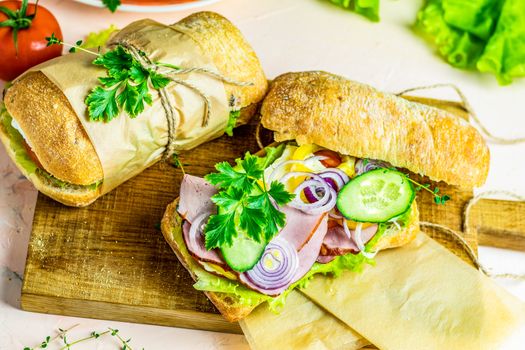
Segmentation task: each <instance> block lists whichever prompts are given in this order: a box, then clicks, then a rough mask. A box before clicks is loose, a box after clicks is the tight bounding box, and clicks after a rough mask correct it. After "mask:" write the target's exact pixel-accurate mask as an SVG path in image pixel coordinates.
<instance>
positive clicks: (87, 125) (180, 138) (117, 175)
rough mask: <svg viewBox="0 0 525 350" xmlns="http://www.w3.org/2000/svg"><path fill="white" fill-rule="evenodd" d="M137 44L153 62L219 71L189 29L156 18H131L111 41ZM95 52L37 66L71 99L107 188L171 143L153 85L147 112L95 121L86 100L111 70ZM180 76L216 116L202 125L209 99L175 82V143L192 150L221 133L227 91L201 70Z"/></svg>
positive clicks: (172, 86) (139, 169) (152, 159)
mask: <svg viewBox="0 0 525 350" xmlns="http://www.w3.org/2000/svg"><path fill="white" fill-rule="evenodd" d="M119 42H126V43H128V44H132V45H133V46H134V47H136V48H138V49H140V50H142V51H144V52H145V53H146V54H147V55H148V57H149V58H150V59H151V60H152V61H154V62H163V63H169V64H173V65H176V66H179V67H183V68H189V67H200V68H208V69H210V70H213V71H218V70H217V69H216V67H215V66H214V65H213V63H212V62H211V61H210V60H208V59H207V58H205V56H204V55H203V53H202V52H201V49H200V47H199V46H198V44H197V43H196V42H194V41H193V39H191V38H190V37H189V36H188V35H186V34H184V33H181V32H179V31H176V30H175V29H173V28H172V27H170V26H167V25H163V24H160V23H157V22H155V21H152V20H140V21H137V22H134V23H131V24H130V25H128V26H127V27H126V28H124V29H123V30H121V31H120V32H119V33H117V34H116V35H115V36H114V37H113V38H112V39H111V41H110V43H108V45H109V46H110V47H111V45H115V44H117V43H119ZM94 58H95V56H93V55H90V54H88V53H84V52H78V53H74V54H69V55H65V56H62V57H60V58H59V59H56V60H51V61H48V62H46V63H44V64H42V65H39V66H37V67H35V68H34V69H33V71H35V70H38V71H41V72H42V73H44V74H45V75H46V76H47V77H48V78H49V79H50V80H51V81H52V82H53V83H55V84H56V85H57V86H58V87H59V88H60V90H62V91H63V92H64V94H65V96H66V97H67V99H68V100H69V102H70V104H71V106H72V107H73V109H74V111H75V112H76V114H77V116H78V117H79V119H80V121H81V123H82V125H83V126H84V129H85V130H86V133H87V134H88V136H89V138H90V140H91V142H92V143H93V146H94V147H95V150H96V152H97V155H98V157H99V159H100V162H101V164H102V169H103V172H104V181H103V183H102V189H101V191H102V194H104V193H107V192H109V191H111V190H112V189H113V188H115V187H117V186H118V185H120V184H121V183H123V182H124V181H126V180H127V179H129V178H131V177H133V176H135V175H137V174H139V173H140V172H142V171H143V170H144V169H145V168H147V167H149V166H150V165H152V164H153V163H155V162H156V161H158V160H159V159H160V158H161V157H162V155H163V153H164V151H165V147H166V145H167V143H168V122H167V119H166V114H165V112H164V109H163V107H162V103H161V101H160V97H159V94H158V92H157V91H155V90H153V89H151V94H152V97H153V103H152V105H151V106H147V105H146V108H145V110H144V112H143V113H141V114H140V115H139V116H138V117H136V118H134V119H131V118H129V117H128V116H127V115H126V114H125V113H122V114H121V115H119V116H118V117H117V118H115V119H113V120H111V121H110V122H94V121H90V120H89V118H88V115H87V111H86V109H87V108H86V105H85V103H84V100H85V98H86V96H87V95H88V94H89V92H90V91H91V89H93V88H94V87H95V86H97V85H98V81H97V78H98V77H103V76H105V75H106V71H105V70H104V69H101V68H99V67H97V66H94V65H93V64H91V62H92V61H93V60H94ZM180 78H181V79H183V80H184V81H187V82H190V83H192V84H193V85H195V86H197V87H198V88H199V89H200V90H201V91H203V92H205V94H206V95H207V96H208V97H209V99H210V101H211V108H210V111H211V116H210V120H209V123H208V125H207V126H206V127H202V125H201V124H202V118H203V115H204V110H205V109H204V108H205V107H204V106H205V104H204V100H203V98H202V97H201V96H200V95H198V94H197V93H196V92H194V91H193V90H190V89H188V88H187V87H184V86H182V85H178V84H175V83H170V85H169V86H168V91H169V97H170V98H171V104H172V105H173V106H176V115H177V117H178V120H179V123H178V128H177V130H176V133H175V136H176V142H175V149H176V150H177V151H180V150H187V149H190V148H192V147H195V146H196V145H198V144H200V143H203V142H205V141H207V140H210V139H212V138H214V137H217V136H219V135H220V134H221V133H222V132H223V131H224V129H225V127H226V124H227V122H228V117H229V106H228V97H227V96H226V92H225V90H224V85H223V83H222V82H221V81H219V80H218V79H216V78H213V77H210V76H207V75H205V74H202V73H190V74H186V75H181V76H180Z"/></svg>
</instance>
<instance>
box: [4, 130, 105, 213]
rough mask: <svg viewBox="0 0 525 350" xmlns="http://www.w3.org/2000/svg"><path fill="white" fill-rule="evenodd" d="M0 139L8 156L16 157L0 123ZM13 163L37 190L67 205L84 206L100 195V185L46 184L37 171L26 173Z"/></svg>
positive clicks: (22, 168)
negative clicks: (68, 187)
mask: <svg viewBox="0 0 525 350" xmlns="http://www.w3.org/2000/svg"><path fill="white" fill-rule="evenodd" d="M0 141H2V143H3V144H4V145H5V150H6V152H7V154H8V155H9V157H10V158H11V159H13V160H14V159H16V154H15V152H14V151H13V149H12V148H11V147H10V142H11V140H10V139H9V136H8V134H7V132H6V130H4V128H3V126H2V125H0ZM14 163H15V165H16V166H17V168H18V169H19V170H20V172H21V173H22V174H23V175H24V176H25V177H26V178H27V179H28V180H29V181H31V182H32V183H33V185H34V186H35V187H36V189H37V190H39V191H40V192H42V193H43V194H45V195H46V196H48V197H51V198H53V199H54V200H56V201H57V202H60V203H62V204H65V205H67V206H71V207H84V206H86V205H89V204H91V203H93V202H94V201H95V200H96V199H97V198H98V197H99V196H100V187H97V188H96V189H92V188H85V189H64V188H59V187H55V186H52V185H50V184H48V183H47V181H46V179H45V178H43V177H42V176H40V175H38V174H37V173H28V172H27V170H26V169H24V167H22V166H20V165H19V164H18V163H17V162H14Z"/></svg>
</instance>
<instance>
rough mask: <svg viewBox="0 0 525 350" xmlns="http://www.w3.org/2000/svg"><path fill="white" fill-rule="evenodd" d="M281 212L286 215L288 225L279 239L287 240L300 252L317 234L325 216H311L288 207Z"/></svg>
mask: <svg viewBox="0 0 525 350" xmlns="http://www.w3.org/2000/svg"><path fill="white" fill-rule="evenodd" d="M280 210H281V211H282V212H283V213H284V214H285V215H286V225H284V227H283V229H282V230H281V232H280V233H279V237H281V238H284V239H286V240H287V241H288V242H290V243H291V244H292V245H293V246H294V247H295V250H297V251H300V250H301V249H302V248H303V247H304V246H305V245H306V244H307V243H308V241H309V240H310V238H311V237H312V236H313V234H314V232H316V230H317V227H318V226H319V225H320V224H321V222H322V219H323V217H324V216H325V214H318V215H309V214H305V213H304V212H302V211H300V210H298V209H295V208H292V207H289V206H287V205H285V206H283V207H281V208H280Z"/></svg>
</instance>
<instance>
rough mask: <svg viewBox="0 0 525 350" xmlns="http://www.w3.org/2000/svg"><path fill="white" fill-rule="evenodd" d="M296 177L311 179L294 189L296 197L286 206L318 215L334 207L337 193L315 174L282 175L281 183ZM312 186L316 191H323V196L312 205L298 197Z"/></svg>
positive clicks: (294, 173)
mask: <svg viewBox="0 0 525 350" xmlns="http://www.w3.org/2000/svg"><path fill="white" fill-rule="evenodd" d="M296 176H308V177H311V178H310V179H308V180H305V181H303V182H302V183H301V184H300V185H299V186H297V188H296V189H295V194H296V196H295V198H294V199H293V200H292V201H291V202H290V203H289V204H288V205H290V206H291V207H294V208H297V209H299V210H302V211H303V212H305V213H307V214H320V213H324V212H328V211H330V210H332V208H333V207H335V203H336V200H337V192H336V191H335V190H334V189H333V188H332V187H331V186H330V185H329V184H328V183H327V182H326V181H325V179H323V178H322V177H321V176H319V175H317V174H314V173H308V172H304V171H294V172H290V173H288V174H286V175H284V176H283V177H282V178H281V181H282V182H286V181H287V180H288V179H290V178H292V177H296ZM313 185H315V188H316V189H319V188H321V189H323V190H324V193H323V196H322V197H321V198H320V199H319V200H318V201H316V202H314V203H304V202H303V201H302V200H301V197H300V196H299V195H300V193H301V191H303V190H304V189H305V188H307V187H309V186H313Z"/></svg>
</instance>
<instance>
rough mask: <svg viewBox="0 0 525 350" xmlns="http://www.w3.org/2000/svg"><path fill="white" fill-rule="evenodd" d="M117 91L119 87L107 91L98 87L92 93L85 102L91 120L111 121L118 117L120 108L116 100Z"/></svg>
mask: <svg viewBox="0 0 525 350" xmlns="http://www.w3.org/2000/svg"><path fill="white" fill-rule="evenodd" d="M117 89H118V87H116V88H113V89H107V90H105V89H103V88H102V87H100V86H97V87H96V88H95V89H93V91H91V93H90V94H89V95H88V96H87V97H86V101H85V103H86V105H87V106H88V112H89V118H90V119H91V120H106V121H110V120H111V119H113V118H115V117H116V116H117V115H118V112H119V108H118V106H117V100H116V98H115V96H116V93H117Z"/></svg>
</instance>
